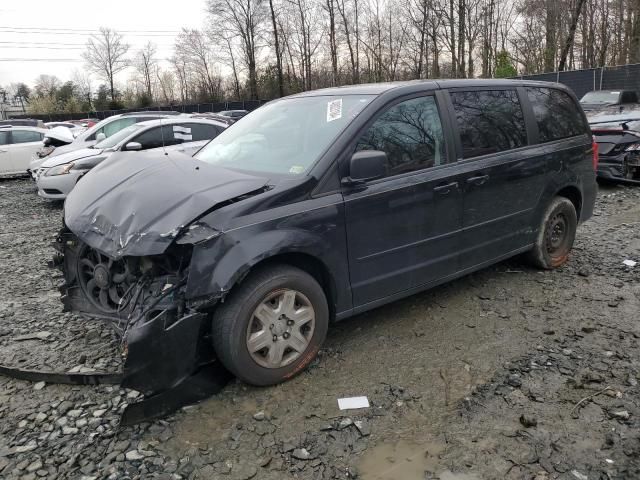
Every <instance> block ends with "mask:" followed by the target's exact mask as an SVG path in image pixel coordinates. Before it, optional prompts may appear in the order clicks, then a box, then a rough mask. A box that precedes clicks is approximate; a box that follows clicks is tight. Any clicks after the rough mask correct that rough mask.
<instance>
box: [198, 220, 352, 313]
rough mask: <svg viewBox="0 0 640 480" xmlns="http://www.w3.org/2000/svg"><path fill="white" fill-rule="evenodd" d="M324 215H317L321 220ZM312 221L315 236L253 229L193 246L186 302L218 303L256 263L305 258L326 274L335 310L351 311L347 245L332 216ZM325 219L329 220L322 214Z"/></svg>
mask: <svg viewBox="0 0 640 480" xmlns="http://www.w3.org/2000/svg"><path fill="white" fill-rule="evenodd" d="M322 210H324V209H320V210H317V211H316V212H317V214H318V215H320V216H323V213H322ZM332 213H333V214H332V215H331V217H332V220H333V221H331V222H327V221H326V220H328V218H327V217H325V218H316V219H315V220H316V221H317V223H315V222H314V223H315V224H316V225H322V228H319V229H317V230H307V229H301V228H296V227H294V226H292V225H289V226H288V227H287V226H286V222H282V223H280V224H279V225H278V228H277V229H271V230H268V231H262V232H257V231H255V230H256V229H254V228H241V229H238V230H233V231H230V232H227V233H225V234H223V235H221V236H220V237H218V238H215V239H213V240H212V241H210V242H206V243H204V244H200V245H195V246H194V251H193V255H192V258H191V266H190V269H189V278H188V282H187V289H186V298H187V300H204V302H205V303H206V302H207V301H217V300H219V299H221V298H224V296H225V295H226V294H227V292H229V290H231V288H232V287H233V286H234V285H235V284H236V283H237V282H238V281H239V280H240V279H242V278H243V277H244V276H245V275H246V274H247V272H248V271H249V270H250V269H251V268H252V267H253V266H254V265H256V264H258V263H259V262H261V261H263V260H266V259H269V258H272V257H275V256H278V255H282V254H304V255H307V256H310V257H313V258H314V260H316V261H318V262H320V263H321V264H322V265H323V266H324V268H325V270H326V271H327V272H329V275H330V277H331V281H332V284H333V288H334V289H335V292H336V297H337V298H335V301H336V305H335V306H336V309H337V311H340V310H342V309H349V308H351V293H350V288H349V282H348V278H349V277H348V266H347V264H346V263H347V262H346V261H345V258H346V254H345V252H346V245H344V242H345V238H344V230H343V225H342V223H341V222H336V221H335V219H336V217H338V218H340V216H339V215H338V216H336V215H335V212H332ZM324 215H327V216H328V215H330V213H329V212H324Z"/></svg>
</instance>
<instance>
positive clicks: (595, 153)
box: [591, 137, 598, 172]
mask: <svg viewBox="0 0 640 480" xmlns="http://www.w3.org/2000/svg"><path fill="white" fill-rule="evenodd" d="M591 148H592V149H593V170H594V171H595V172H597V171H598V144H597V143H596V137H593V140H592V143H591Z"/></svg>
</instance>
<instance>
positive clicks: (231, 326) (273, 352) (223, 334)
mask: <svg viewBox="0 0 640 480" xmlns="http://www.w3.org/2000/svg"><path fill="white" fill-rule="evenodd" d="M328 326H329V308H328V305H327V299H326V296H325V294H324V291H323V290H322V287H321V286H320V285H319V284H318V282H317V281H316V280H315V279H314V278H313V277H312V276H311V275H309V274H307V273H306V272H304V271H302V270H300V269H298V268H294V267H290V266H286V265H276V266H268V267H263V268H261V269H260V270H258V271H256V272H254V273H252V274H250V275H249V277H247V278H246V279H245V280H244V281H243V282H242V283H241V284H240V285H239V286H238V287H237V288H236V289H235V290H233V291H232V292H231V293H230V295H229V297H228V298H227V299H226V300H225V302H224V303H223V304H221V305H219V306H218V308H217V309H216V311H215V313H214V315H213V327H212V337H213V345H214V348H215V350H216V353H217V355H218V357H219V359H220V361H221V362H222V363H223V364H224V366H225V367H226V368H227V369H228V370H230V371H231V372H232V373H233V374H235V375H236V376H237V377H238V378H240V379H241V380H243V381H244V382H246V383H249V384H251V385H258V386H265V385H274V384H276V383H280V382H283V381H285V380H288V379H290V378H292V377H294V376H295V375H297V374H298V373H300V372H301V371H302V370H303V369H304V368H305V367H307V365H309V363H310V362H311V361H312V360H313V359H314V358H315V357H316V355H317V353H318V351H319V350H320V347H321V346H322V344H323V342H324V340H325V338H326V335H327V329H328Z"/></svg>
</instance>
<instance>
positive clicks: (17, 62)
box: [0, 0, 206, 85]
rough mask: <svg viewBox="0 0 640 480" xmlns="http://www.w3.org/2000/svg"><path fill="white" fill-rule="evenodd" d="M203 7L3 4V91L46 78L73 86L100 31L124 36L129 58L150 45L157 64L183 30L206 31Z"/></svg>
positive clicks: (192, 0) (187, 0) (47, 1)
mask: <svg viewBox="0 0 640 480" xmlns="http://www.w3.org/2000/svg"><path fill="white" fill-rule="evenodd" d="M204 5H205V0H182V1H175V0H101V1H98V2H94V1H91V0H90V1H73V2H72V1H64V2H63V1H60V0H58V1H55V0H12V1H9V0H0V85H8V84H10V83H14V82H25V83H27V84H29V85H33V82H34V79H35V78H36V77H37V76H38V75H39V74H41V73H46V74H49V75H56V76H57V77H59V78H60V79H61V80H63V81H64V80H70V79H71V76H72V73H73V70H74V69H84V68H85V65H84V62H83V61H82V58H81V54H82V52H83V51H84V45H85V44H86V42H87V39H88V38H89V37H90V35H91V32H95V31H96V30H98V28H100V27H109V28H112V29H115V30H118V31H120V32H121V33H122V34H123V36H124V37H125V40H126V41H127V43H129V44H130V45H131V50H130V55H131V53H134V52H135V51H136V50H137V49H139V48H140V47H142V46H143V45H144V44H146V43H147V41H149V40H151V41H152V42H154V43H156V44H157V46H158V58H167V57H170V56H171V53H172V45H173V43H174V38H175V36H176V35H177V33H178V32H179V31H180V29H182V28H183V27H188V28H200V27H202V26H203V25H204V23H205V21H206V14H205V12H204ZM45 29H48V30H45ZM55 59H57V60H55ZM123 75H124V77H123V78H121V80H124V79H126V75H127V74H126V73H125V74H123Z"/></svg>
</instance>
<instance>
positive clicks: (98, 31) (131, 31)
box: [0, 26, 181, 33]
mask: <svg viewBox="0 0 640 480" xmlns="http://www.w3.org/2000/svg"><path fill="white" fill-rule="evenodd" d="M0 28H3V29H4V28H8V29H11V30H37V31H52V32H89V33H100V30H91V29H88V28H50V27H14V26H10V27H0ZM113 30H114V31H116V32H119V33H139V32H143V33H180V32H181V30H142V29H137V30H118V29H113Z"/></svg>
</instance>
